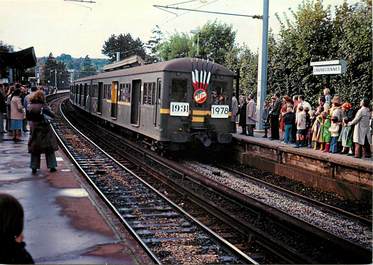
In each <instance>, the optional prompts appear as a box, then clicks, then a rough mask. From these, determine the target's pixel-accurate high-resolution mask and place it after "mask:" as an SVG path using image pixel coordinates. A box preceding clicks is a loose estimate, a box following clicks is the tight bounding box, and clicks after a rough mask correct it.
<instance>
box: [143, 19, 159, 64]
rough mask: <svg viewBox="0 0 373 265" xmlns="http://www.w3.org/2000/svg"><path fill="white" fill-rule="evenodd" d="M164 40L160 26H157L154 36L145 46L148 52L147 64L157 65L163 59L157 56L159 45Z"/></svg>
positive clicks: (153, 32) (153, 31) (154, 29)
mask: <svg viewBox="0 0 373 265" xmlns="http://www.w3.org/2000/svg"><path fill="white" fill-rule="evenodd" d="M162 39H163V33H162V31H161V29H160V28H159V26H158V25H156V26H155V28H153V30H152V36H151V37H150V39H149V40H148V42H147V43H146V45H145V48H146V49H147V50H148V53H147V56H146V57H147V58H146V60H145V61H146V62H149V63H155V62H159V61H160V60H161V58H160V57H159V56H158V54H157V48H158V45H160V43H161V41H162Z"/></svg>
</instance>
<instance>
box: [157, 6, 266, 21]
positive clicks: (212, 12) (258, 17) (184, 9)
mask: <svg viewBox="0 0 373 265" xmlns="http://www.w3.org/2000/svg"><path fill="white" fill-rule="evenodd" d="M153 6H154V7H156V8H159V9H176V10H182V11H189V12H198V13H207V14H215V15H225V16H236V17H251V18H255V19H262V16H261V15H247V14H238V13H227V12H218V11H208V10H198V9H191V8H183V7H177V6H170V5H167V6H161V5H153Z"/></svg>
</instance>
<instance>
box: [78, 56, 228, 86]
mask: <svg viewBox="0 0 373 265" xmlns="http://www.w3.org/2000/svg"><path fill="white" fill-rule="evenodd" d="M194 69H198V70H200V69H203V70H207V71H211V72H212V74H217V75H224V76H234V73H233V72H232V71H230V70H228V69H227V68H226V67H224V66H222V65H220V64H217V63H213V62H211V61H207V60H202V59H196V58H177V59H173V60H170V61H166V62H159V63H154V64H146V65H142V66H136V67H132V68H127V69H122V70H115V71H110V72H104V73H100V74H97V75H92V76H87V77H84V78H80V79H77V80H75V81H76V82H81V81H89V80H92V79H104V78H111V77H120V76H128V75H136V74H145V73H155V72H185V73H188V72H192V70H194ZM210 69H212V70H210Z"/></svg>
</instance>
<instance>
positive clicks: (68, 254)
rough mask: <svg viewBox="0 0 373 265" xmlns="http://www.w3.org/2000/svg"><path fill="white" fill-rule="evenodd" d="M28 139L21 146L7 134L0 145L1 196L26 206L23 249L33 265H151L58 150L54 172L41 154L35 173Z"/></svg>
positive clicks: (24, 138)
mask: <svg viewBox="0 0 373 265" xmlns="http://www.w3.org/2000/svg"><path fill="white" fill-rule="evenodd" d="M27 141H28V134H24V136H23V137H22V141H21V142H19V143H14V142H13V141H12V140H11V138H10V137H9V136H7V135H5V136H4V141H3V142H2V143H0V192H1V193H8V194H11V195H13V196H14V197H16V198H17V199H18V200H19V201H20V202H21V204H22V206H23V208H24V211H25V224H24V236H25V243H26V249H27V250H28V251H29V253H30V254H31V255H32V257H33V259H34V261H35V263H39V264H40V263H48V264H52V263H58V264H108V263H110V264H150V263H152V262H151V260H150V259H149V258H148V256H147V255H146V254H145V252H144V251H143V249H142V248H141V247H140V246H139V245H138V244H137V242H136V241H135V240H134V239H133V238H132V237H131V235H130V234H129V233H128V232H127V230H125V228H123V226H122V225H121V224H120V223H119V221H118V220H117V219H116V218H115V216H113V214H112V212H111V211H110V209H109V208H108V207H107V206H106V205H105V204H104V203H103V202H102V201H101V199H100V198H99V197H98V196H97V195H96V194H95V192H94V191H93V190H92V188H91V187H90V186H89V184H88V183H87V182H86V181H85V180H84V179H83V178H82V177H81V176H80V175H79V172H78V171H77V170H76V169H75V168H74V166H73V165H72V164H71V162H70V161H69V159H68V158H67V157H66V156H65V154H64V153H63V152H62V151H61V150H59V151H57V152H56V157H57V163H58V167H57V172H53V173H51V172H49V170H48V169H47V168H46V163H45V157H44V155H42V160H41V169H40V171H38V172H37V174H35V175H33V174H32V173H31V169H30V168H29V163H30V155H29V154H28V152H27Z"/></svg>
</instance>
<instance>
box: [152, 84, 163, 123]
mask: <svg viewBox="0 0 373 265" xmlns="http://www.w3.org/2000/svg"><path fill="white" fill-rule="evenodd" d="M161 87H162V79H160V78H158V79H157V86H156V88H155V107H154V126H155V127H157V126H159V118H160V117H159V115H160V114H159V108H160V104H161Z"/></svg>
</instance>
